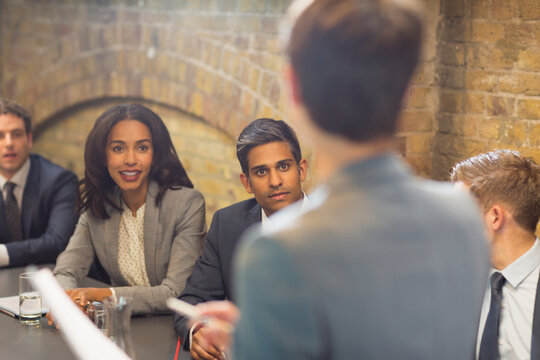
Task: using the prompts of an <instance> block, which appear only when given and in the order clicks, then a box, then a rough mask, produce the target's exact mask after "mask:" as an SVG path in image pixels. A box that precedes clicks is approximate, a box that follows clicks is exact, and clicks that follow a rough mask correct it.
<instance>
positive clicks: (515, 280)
mask: <svg viewBox="0 0 540 360" xmlns="http://www.w3.org/2000/svg"><path fill="white" fill-rule="evenodd" d="M538 265H540V245H539V240H538V238H536V240H535V241H534V244H533V246H532V247H531V248H530V249H529V250H528V251H527V252H526V253H525V254H523V255H521V256H520V257H519V258H518V259H517V260H515V261H514V262H513V263H511V264H510V265H508V266H507V267H506V268H504V270H502V271H501V273H502V274H503V275H504V278H505V279H506V281H508V282H509V283H510V285H512V287H513V288H517V287H518V286H519V284H521V282H522V281H523V280H525V278H526V277H527V276H528V275H529V274H530V273H531V272H532V271H533V270H534V269H536V268H537V267H538Z"/></svg>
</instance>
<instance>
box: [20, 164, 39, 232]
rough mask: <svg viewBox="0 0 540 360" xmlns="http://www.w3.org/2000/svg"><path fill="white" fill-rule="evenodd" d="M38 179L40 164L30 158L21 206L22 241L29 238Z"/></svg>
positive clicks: (36, 197) (35, 205)
mask: <svg viewBox="0 0 540 360" xmlns="http://www.w3.org/2000/svg"><path fill="white" fill-rule="evenodd" d="M40 177H41V167H40V164H39V162H38V161H37V160H35V159H34V158H33V157H30V171H29V172H28V176H27V177H26V185H25V186H24V192H23V198H22V206H21V223H22V232H23V233H22V235H23V239H28V238H30V225H31V224H32V214H33V213H34V212H35V209H36V207H37V206H38V199H39V179H40Z"/></svg>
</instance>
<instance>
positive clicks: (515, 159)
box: [450, 150, 540, 233]
mask: <svg viewBox="0 0 540 360" xmlns="http://www.w3.org/2000/svg"><path fill="white" fill-rule="evenodd" d="M450 179H451V180H452V181H453V182H462V183H464V184H465V185H467V186H468V187H469V189H470V190H471V192H472V193H473V194H474V196H475V197H476V198H477V199H478V202H479V203H480V207H481V208H482V210H483V211H484V212H486V211H488V210H489V208H490V207H491V206H492V205H494V204H495V203H497V202H502V203H503V204H505V205H507V206H509V211H510V212H511V213H512V216H513V217H514V219H515V220H516V222H517V223H518V224H519V225H520V226H521V227H523V228H524V229H526V230H528V231H531V232H533V233H534V232H535V230H536V226H537V225H538V220H539V219H540V166H538V164H536V163H535V162H534V160H533V159H532V158H528V157H524V156H522V155H521V154H520V153H519V152H518V151H513V150H494V151H490V152H488V153H484V154H480V155H477V156H473V157H471V158H468V159H466V160H463V161H462V162H460V163H458V164H456V165H455V166H454V168H453V169H452V172H451V175H450Z"/></svg>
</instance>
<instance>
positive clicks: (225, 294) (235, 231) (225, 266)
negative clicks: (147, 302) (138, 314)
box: [174, 198, 261, 349]
mask: <svg viewBox="0 0 540 360" xmlns="http://www.w3.org/2000/svg"><path fill="white" fill-rule="evenodd" d="M260 221H261V207H260V205H259V204H257V201H255V199H254V198H252V199H249V200H244V201H241V202H238V203H236V204H233V205H231V206H228V207H226V208H223V209H221V210H218V211H217V212H216V213H215V214H214V217H213V218H212V224H211V225H210V230H208V234H207V235H206V242H205V244H204V249H203V253H202V255H201V256H200V257H199V258H198V259H197V262H196V263H195V266H194V267H193V271H192V273H191V276H190V277H189V278H188V279H187V281H186V287H185V288H184V291H182V294H180V297H179V299H181V300H183V301H186V302H188V303H190V304H194V305H195V304H198V303H201V302H205V301H210V300H224V299H229V300H230V299H231V297H232V290H231V270H232V269H231V265H232V264H231V262H232V259H233V254H234V250H235V248H236V245H237V243H238V240H239V239H240V237H241V235H242V233H243V232H244V231H245V230H246V229H247V228H248V227H250V226H251V225H253V224H255V223H258V222H260ZM174 323H175V328H176V331H177V332H178V334H179V335H180V337H181V338H182V341H183V343H184V347H185V348H186V349H187V348H188V344H187V343H188V341H186V340H187V338H188V336H189V326H188V324H187V319H186V318H184V317H182V316H179V315H175V316H174Z"/></svg>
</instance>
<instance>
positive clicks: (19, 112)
mask: <svg viewBox="0 0 540 360" xmlns="http://www.w3.org/2000/svg"><path fill="white" fill-rule="evenodd" d="M0 114H1V115H4V114H11V115H15V116H17V117H20V118H21V119H22V121H23V122H24V129H25V130H26V135H28V134H30V132H31V131H32V117H31V116H30V112H29V111H28V110H26V109H25V108H24V107H23V106H22V105H20V104H18V103H16V102H15V101H13V100H10V99H0Z"/></svg>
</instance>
